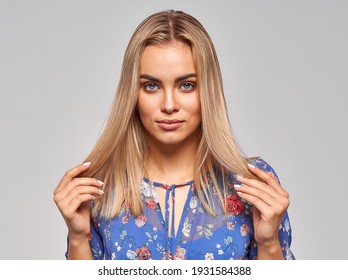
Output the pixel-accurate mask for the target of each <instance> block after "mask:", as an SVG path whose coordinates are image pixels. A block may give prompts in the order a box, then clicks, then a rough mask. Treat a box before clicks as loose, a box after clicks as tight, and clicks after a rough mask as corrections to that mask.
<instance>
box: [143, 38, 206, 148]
mask: <svg viewBox="0 0 348 280" xmlns="http://www.w3.org/2000/svg"><path fill="white" fill-rule="evenodd" d="M138 110H139V114H140V119H141V121H142V123H143V125H144V127H145V129H146V131H147V133H148V135H149V141H150V144H151V142H152V143H155V144H156V145H159V144H164V145H178V144H183V143H184V142H189V141H191V142H192V143H194V142H195V143H197V142H198V138H197V135H199V131H200V124H201V120H202V118H201V107H200V100H199V94H198V90H197V77H196V71H195V67H194V61H193V57H192V52H191V49H190V47H189V46H188V45H186V44H184V43H181V42H174V43H172V44H169V45H150V46H148V47H146V48H145V50H144V53H143V55H142V59H141V65H140V88H139V97H138Z"/></svg>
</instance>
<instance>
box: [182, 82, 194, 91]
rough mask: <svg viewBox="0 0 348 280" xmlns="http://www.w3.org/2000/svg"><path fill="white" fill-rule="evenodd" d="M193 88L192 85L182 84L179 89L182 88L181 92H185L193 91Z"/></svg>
mask: <svg viewBox="0 0 348 280" xmlns="http://www.w3.org/2000/svg"><path fill="white" fill-rule="evenodd" d="M194 87H195V86H194V85H193V84H191V83H183V84H182V85H181V88H182V89H183V90H185V91H190V90H193V89H194Z"/></svg>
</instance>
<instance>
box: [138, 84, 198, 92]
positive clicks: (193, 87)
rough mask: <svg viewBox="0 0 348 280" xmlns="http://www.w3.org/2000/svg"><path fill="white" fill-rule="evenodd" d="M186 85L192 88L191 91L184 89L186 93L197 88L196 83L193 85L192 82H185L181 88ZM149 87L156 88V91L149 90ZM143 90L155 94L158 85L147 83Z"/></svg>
mask: <svg viewBox="0 0 348 280" xmlns="http://www.w3.org/2000/svg"><path fill="white" fill-rule="evenodd" d="M184 85H189V86H190V88H189V89H183V90H184V91H186V92H188V91H191V90H193V89H195V88H196V85H195V84H194V83H192V82H184V83H182V84H181V85H180V88H182V87H183V86H184ZM148 86H155V87H156V89H149V88H148ZM143 88H144V90H145V91H148V92H155V91H157V90H158V86H157V85H156V83H145V84H144V85H143Z"/></svg>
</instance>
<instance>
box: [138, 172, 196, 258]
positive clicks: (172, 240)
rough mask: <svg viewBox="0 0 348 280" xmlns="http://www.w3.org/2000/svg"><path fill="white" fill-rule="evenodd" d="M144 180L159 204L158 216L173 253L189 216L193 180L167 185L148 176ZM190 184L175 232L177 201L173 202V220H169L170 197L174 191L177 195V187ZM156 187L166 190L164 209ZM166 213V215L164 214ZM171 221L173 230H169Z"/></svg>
mask: <svg viewBox="0 0 348 280" xmlns="http://www.w3.org/2000/svg"><path fill="white" fill-rule="evenodd" d="M144 182H145V183H146V184H148V187H149V189H150V191H151V193H152V197H153V199H154V201H155V203H156V204H158V209H157V211H156V212H157V215H158V218H159V219H160V222H161V226H162V230H163V232H164V233H165V234H166V239H167V246H168V249H169V250H170V252H171V253H172V254H174V253H175V250H176V246H177V244H178V242H179V240H180V238H181V236H182V231H183V226H184V223H185V219H186V217H187V212H188V208H189V204H190V201H191V198H192V193H193V180H191V181H188V182H185V183H182V184H171V185H167V184H162V183H159V182H153V181H151V180H149V179H147V178H145V177H144ZM186 185H188V186H189V190H188V193H187V198H186V201H185V203H184V207H183V210H182V213H181V217H180V219H179V224H178V228H177V230H176V232H175V227H174V215H175V213H174V207H175V202H174V203H172V207H171V208H172V209H171V210H172V216H171V218H172V219H171V220H169V212H168V211H169V202H168V199H169V197H170V194H172V195H173V192H174V196H175V188H177V187H183V186H186ZM156 187H157V188H158V187H160V188H164V189H165V190H166V196H165V201H164V207H165V209H162V207H161V204H160V202H159V199H158V195H157V191H156ZM162 210H164V212H162ZM163 213H164V216H163ZM169 223H171V229H172V230H171V232H169Z"/></svg>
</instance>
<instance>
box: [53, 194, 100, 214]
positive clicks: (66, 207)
mask: <svg viewBox="0 0 348 280" xmlns="http://www.w3.org/2000/svg"><path fill="white" fill-rule="evenodd" d="M93 200H95V196H94V195H92V194H81V195H79V196H75V197H74V198H73V199H72V200H71V201H69V202H66V201H64V203H62V204H61V205H59V207H61V208H60V209H61V212H62V214H63V216H64V217H65V219H68V220H71V219H72V218H74V217H75V216H76V214H77V209H78V208H79V207H80V206H81V205H83V204H84V203H85V202H90V201H93ZM85 207H86V208H88V207H89V204H88V203H86V204H85Z"/></svg>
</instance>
